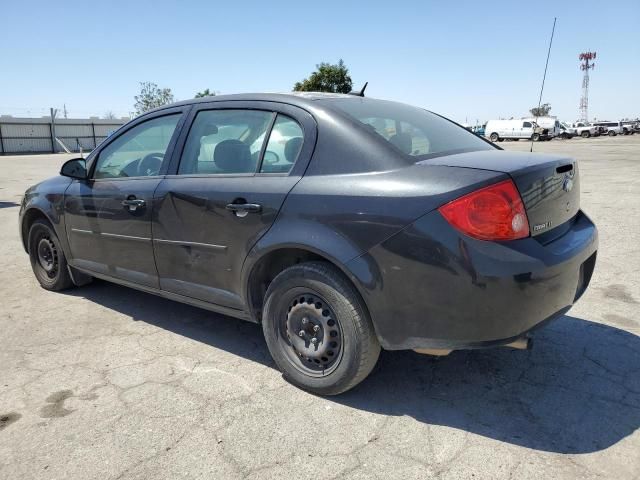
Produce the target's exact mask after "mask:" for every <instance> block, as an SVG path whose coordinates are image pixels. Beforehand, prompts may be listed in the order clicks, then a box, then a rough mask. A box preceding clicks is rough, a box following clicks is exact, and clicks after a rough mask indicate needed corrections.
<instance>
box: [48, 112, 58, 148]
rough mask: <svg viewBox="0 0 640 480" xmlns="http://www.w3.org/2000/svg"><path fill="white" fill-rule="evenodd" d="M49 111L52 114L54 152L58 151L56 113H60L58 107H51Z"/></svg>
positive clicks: (51, 129) (51, 128)
mask: <svg viewBox="0 0 640 480" xmlns="http://www.w3.org/2000/svg"><path fill="white" fill-rule="evenodd" d="M49 113H50V115H51V127H50V131H51V151H52V152H53V153H57V148H56V115H57V114H58V109H57V108H50V109H49Z"/></svg>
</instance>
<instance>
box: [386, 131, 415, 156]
mask: <svg viewBox="0 0 640 480" xmlns="http://www.w3.org/2000/svg"><path fill="white" fill-rule="evenodd" d="M389 142H391V143H392V144H393V146H395V147H396V148H397V149H398V150H400V151H401V152H402V153H407V154H409V153H411V149H412V148H413V141H412V139H411V135H409V134H408V133H396V134H395V135H393V136H392V137H391V138H390V139H389Z"/></svg>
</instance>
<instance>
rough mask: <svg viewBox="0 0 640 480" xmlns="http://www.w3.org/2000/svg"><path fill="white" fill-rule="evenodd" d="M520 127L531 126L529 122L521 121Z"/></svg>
mask: <svg viewBox="0 0 640 480" xmlns="http://www.w3.org/2000/svg"><path fill="white" fill-rule="evenodd" d="M522 128H531V122H522Z"/></svg>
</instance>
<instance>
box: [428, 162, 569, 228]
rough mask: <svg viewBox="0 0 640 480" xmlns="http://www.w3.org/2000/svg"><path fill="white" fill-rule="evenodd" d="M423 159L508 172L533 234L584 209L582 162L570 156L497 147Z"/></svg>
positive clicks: (448, 164) (454, 165)
mask: <svg viewBox="0 0 640 480" xmlns="http://www.w3.org/2000/svg"><path fill="white" fill-rule="evenodd" d="M420 163H423V164H425V165H443V166H449V167H462V168H473V169H480V170H490V171H494V172H502V173H506V174H508V175H509V176H510V177H511V178H512V180H513V181H514V183H515V184H516V187H517V188H518V191H519V192H520V196H521V197H522V201H523V203H524V206H525V209H526V211H527V217H528V219H529V230H530V232H531V235H532V236H536V235H541V234H543V233H546V232H548V231H550V230H552V229H554V228H555V227H558V226H560V225H562V224H564V223H565V222H567V221H568V220H570V219H572V218H573V217H574V216H575V215H576V213H578V210H579V209H580V176H579V173H578V162H577V161H575V160H574V159H572V158H569V157H564V156H561V155H547V154H539V153H535V154H533V153H523V152H506V151H504V150H502V151H500V150H494V151H479V152H469V153H461V154H457V155H448V156H443V157H437V158H431V159H429V160H424V161H422V162H420Z"/></svg>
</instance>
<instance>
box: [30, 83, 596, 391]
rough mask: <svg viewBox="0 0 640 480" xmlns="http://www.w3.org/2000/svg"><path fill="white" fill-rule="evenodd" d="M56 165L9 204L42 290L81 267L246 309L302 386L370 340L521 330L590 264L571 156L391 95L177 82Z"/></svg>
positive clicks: (364, 369)
mask: <svg viewBox="0 0 640 480" xmlns="http://www.w3.org/2000/svg"><path fill="white" fill-rule="evenodd" d="M260 139H262V140H260ZM285 139H286V140H285ZM256 142H257V143H256ZM283 142H284V143H283ZM213 144H215V147H213V148H211V147H210V145H213ZM257 147H259V148H257ZM274 155H277V156H278V160H277V161H269V162H268V161H266V160H267V158H269V157H271V158H272V159H273V158H275V156H274ZM60 173H61V174H60V176H57V177H55V178H51V179H49V180H46V181H44V182H42V183H40V184H38V185H35V186H33V187H31V188H29V189H28V190H27V191H26V193H25V196H24V198H23V200H22V204H21V207H20V216H19V225H20V233H21V237H22V242H23V245H24V249H25V251H26V252H27V253H28V255H29V258H30V261H31V266H32V268H33V272H34V274H35V277H36V279H37V280H38V281H39V282H40V285H42V287H43V288H45V289H47V290H53V291H58V290H63V289H66V288H70V287H73V286H80V285H83V284H85V283H87V282H89V281H91V279H92V278H94V277H95V278H100V279H104V280H108V281H111V282H115V283H119V284H122V285H125V286H128V287H132V288H136V289H139V290H142V291H144V292H148V293H153V294H156V295H160V296H162V297H165V298H169V299H172V300H177V301H179V302H184V303H187V304H190V305H195V306H197V307H202V308H205V309H209V310H212V311H214V312H219V313H223V314H226V315H230V316H233V317H238V318H241V319H244V320H249V321H253V322H257V323H260V324H261V325H262V329H263V332H264V335H265V338H266V344H267V346H268V348H269V351H270V352H271V355H272V356H273V359H274V360H275V363H276V365H277V366H278V367H279V368H280V369H281V370H282V372H283V373H284V375H285V377H286V378H288V379H289V380H290V381H291V382H292V383H294V384H295V385H298V386H300V387H302V388H304V389H307V390H310V391H312V392H315V393H318V394H326V395H330V394H338V393H341V392H344V391H346V390H348V389H350V388H352V387H353V386H355V385H356V384H358V383H359V382H360V381H362V380H363V379H364V378H365V377H366V376H367V375H368V374H369V373H370V372H371V370H372V369H373V367H374V365H375V364H376V361H377V359H378V355H379V352H380V349H381V348H385V349H389V350H402V349H413V350H416V351H418V352H421V353H431V354H446V353H448V352H449V351H451V350H458V349H467V348H480V347H483V348H484V347H497V346H508V347H512V348H527V347H528V346H529V345H530V341H529V337H528V334H529V332H530V331H531V330H533V329H534V328H537V327H539V326H540V325H542V324H543V322H546V321H549V320H552V319H556V318H558V317H560V316H561V315H563V314H564V313H565V312H567V311H568V310H569V308H570V307H571V306H572V305H573V304H574V303H575V302H576V301H577V300H578V299H579V298H580V297H581V295H582V294H583V293H584V291H585V289H586V288H587V286H588V284H589V281H590V279H591V274H592V272H593V270H594V266H595V260H596V251H597V245H598V234H597V230H596V227H595V225H594V224H593V223H592V221H591V220H590V219H589V218H588V217H587V215H586V214H585V213H583V211H582V210H581V209H580V194H579V190H580V176H579V168H578V163H577V162H575V161H574V160H571V159H568V158H567V157H566V156H564V155H535V154H533V155H532V154H529V153H517V152H507V151H503V150H502V149H500V148H498V147H495V146H493V145H492V144H491V143H489V142H487V141H486V140H484V139H482V138H479V137H478V136H476V135H474V134H472V133H470V132H469V131H467V130H465V129H464V128H462V127H460V126H459V125H457V124H455V123H453V122H451V121H449V120H446V119H445V118H443V117H440V116H438V115H436V114H433V113H431V112H428V111H426V110H423V109H421V108H415V107H411V106H408V105H403V104H399V103H395V102H389V101H382V100H375V99H369V98H361V97H356V96H351V95H331V94H313V93H307V94H252V95H248V94H247V95H231V96H216V97H206V98H202V99H194V100H189V101H186V102H181V103H176V104H172V105H168V106H165V107H162V108H159V109H156V110H153V111H151V112H149V113H146V114H144V115H141V116H139V117H137V118H136V119H134V120H132V121H130V122H129V123H127V124H126V125H124V126H123V127H122V128H120V129H119V130H118V131H117V132H116V133H114V134H113V135H112V136H111V137H109V138H108V139H107V140H105V141H104V142H103V143H102V144H101V145H100V146H99V147H98V148H97V149H95V150H94V151H93V152H92V153H91V154H90V155H89V156H88V157H87V159H86V160H83V159H73V160H70V161H68V162H66V163H65V164H64V165H63V166H62V170H61V172H60ZM78 321H81V319H78Z"/></svg>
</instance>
